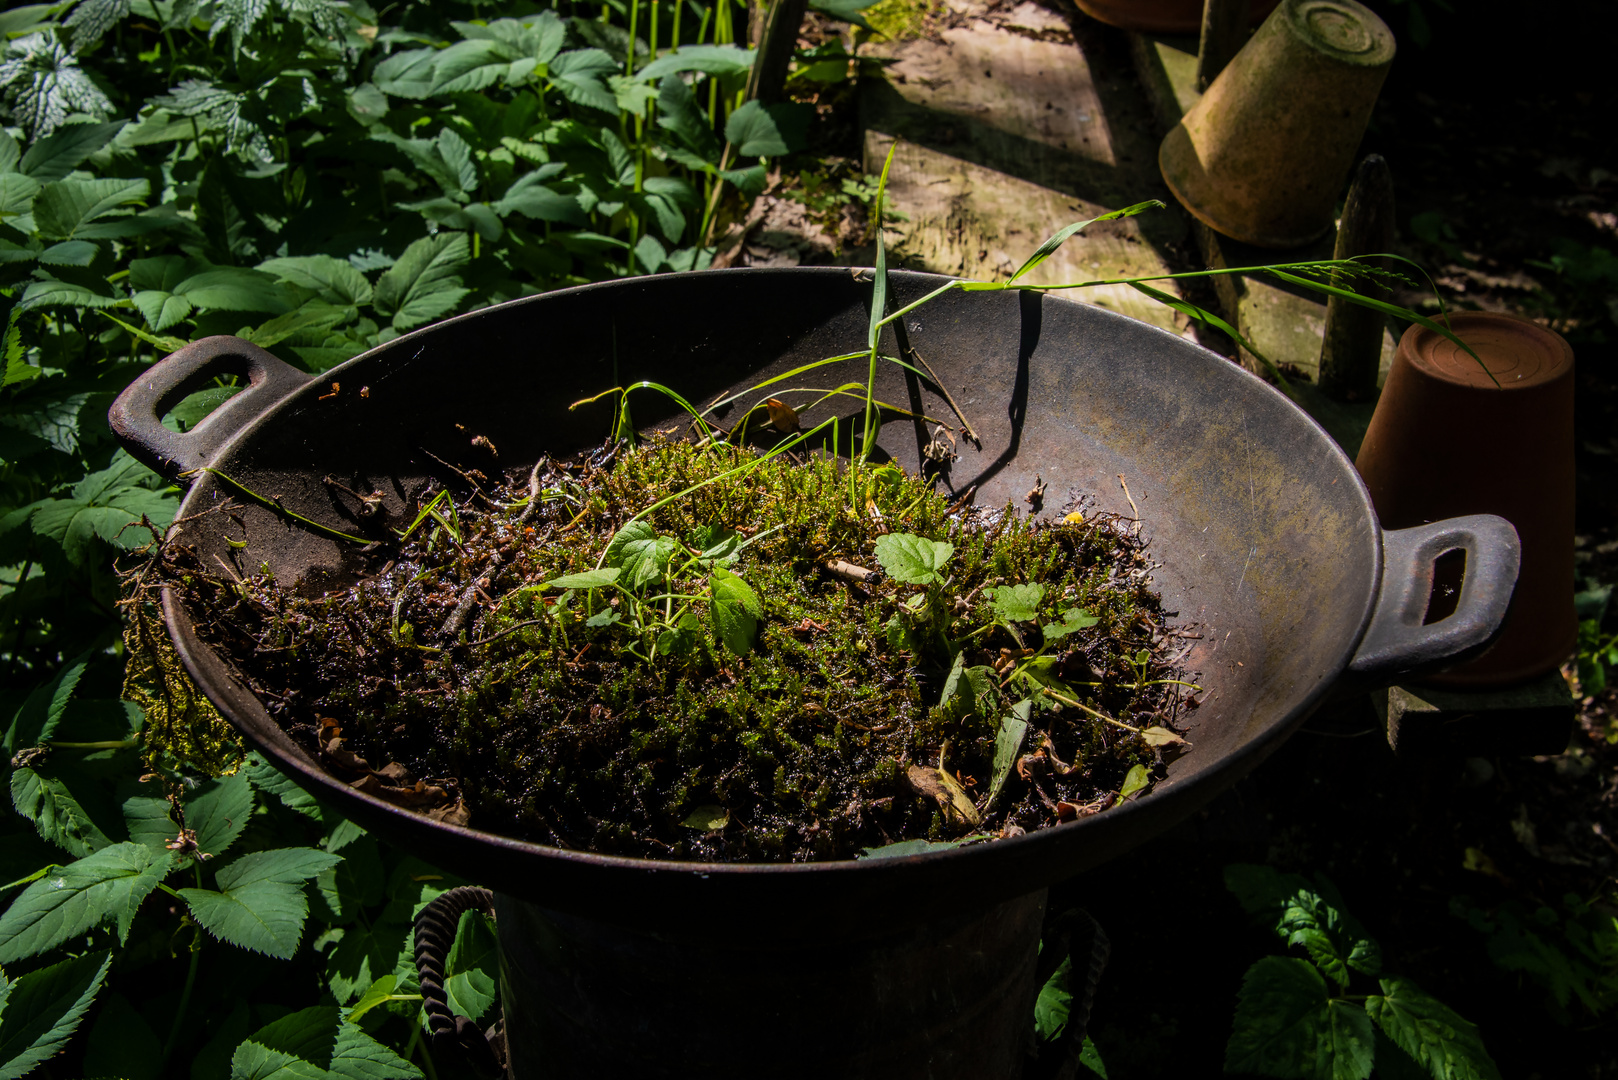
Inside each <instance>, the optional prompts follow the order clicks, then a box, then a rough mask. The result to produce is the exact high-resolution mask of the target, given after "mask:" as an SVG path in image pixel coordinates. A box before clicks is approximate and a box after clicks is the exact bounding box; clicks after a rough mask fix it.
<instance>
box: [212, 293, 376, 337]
mask: <svg viewBox="0 0 1618 1080" xmlns="http://www.w3.org/2000/svg"><path fill="white" fill-rule="evenodd" d="M358 315H359V312H358V311H356V310H355V309H354V308H351V307H335V306H333V305H331V304H328V303H326V302H325V301H324V300H311V301H310V302H309V303H307V304H305V305H303V306H302V307H300V308H298V309H296V310H294V311H289V312H287V313H286V314H285V315H277V316H276V317H275V318H273V319H271V320H269V321H268V322H266V323H263V324H262V325H260V326H258V327H255V328H254V329H252V330H249V331H248V332H246V333H244V334H242V335H240V336H241V338H242V340H244V341H250V342H252V343H253V344H254V345H257V346H259V347H260V348H263V349H267V348H269V347H270V346H271V345H278V344H280V343H281V342H283V341H285V340H287V339H288V338H297V339H299V340H302V341H305V342H309V341H314V342H320V341H324V340H325V339H326V335H327V334H328V333H330V332H331V331H332V330H334V329H336V328H337V327H339V326H341V325H342V324H343V323H346V322H349V321H350V320H352V319H354V318H356V317H358Z"/></svg>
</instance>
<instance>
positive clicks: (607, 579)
mask: <svg viewBox="0 0 1618 1080" xmlns="http://www.w3.org/2000/svg"><path fill="white" fill-rule="evenodd" d="M621 573H623V571H622V570H620V569H618V568H617V567H616V566H613V567H604V568H602V569H600V570H586V571H584V572H583V573H582V574H563V575H562V576H561V577H559V578H552V579H551V580H549V581H547V582H546V583H545V587H546V588H547V589H602V588H605V587H607V586H608V585H611V584H612V583H613V582H615V581H617V580H618V575H619V574H621Z"/></svg>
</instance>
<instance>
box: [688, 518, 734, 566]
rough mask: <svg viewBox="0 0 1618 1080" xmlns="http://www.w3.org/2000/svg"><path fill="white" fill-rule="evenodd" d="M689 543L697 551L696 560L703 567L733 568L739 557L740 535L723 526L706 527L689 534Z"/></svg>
mask: <svg viewBox="0 0 1618 1080" xmlns="http://www.w3.org/2000/svg"><path fill="white" fill-rule="evenodd" d="M691 543H692V546H694V547H695V548H696V549H697V552H698V555H697V558H698V559H700V560H702V562H703V563H704V564H705V565H710V566H723V567H727V568H728V567H731V566H734V565H735V563H736V560H737V559H739V558H740V557H741V549H742V546H743V542H742V534H741V533H739V532H737V531H736V530H735V529H727V528H725V527H724V526H723V525H707V526H704V527H703V528H700V529H698V530H697V531H696V532H694V533H692V534H691Z"/></svg>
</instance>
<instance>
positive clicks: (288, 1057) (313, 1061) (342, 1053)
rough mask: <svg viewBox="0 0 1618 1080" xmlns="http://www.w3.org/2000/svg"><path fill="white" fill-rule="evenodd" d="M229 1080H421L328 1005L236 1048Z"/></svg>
mask: <svg viewBox="0 0 1618 1080" xmlns="http://www.w3.org/2000/svg"><path fill="white" fill-rule="evenodd" d="M230 1076H231V1080H272V1078H273V1080H421V1071H420V1070H419V1069H417V1068H416V1067H415V1066H414V1065H412V1064H410V1063H409V1062H408V1061H405V1060H404V1059H403V1058H401V1057H400V1056H399V1055H398V1054H395V1053H394V1052H393V1051H392V1050H390V1049H388V1048H387V1047H386V1046H383V1045H382V1044H381V1043H379V1042H377V1041H376V1040H375V1039H373V1038H371V1037H370V1036H369V1035H367V1034H365V1032H363V1031H361V1030H360V1028H359V1027H358V1026H357V1025H355V1024H353V1023H350V1022H348V1021H346V1020H344V1019H343V1016H342V1010H340V1009H338V1008H337V1007H336V1006H334V1005H317V1006H314V1007H313V1008H308V1009H303V1010H300V1011H299V1012H295V1013H292V1014H291V1015H290V1016H284V1017H282V1018H281V1019H279V1020H277V1021H275V1022H274V1023H273V1024H269V1025H267V1026H265V1027H263V1028H260V1029H259V1030H258V1031H256V1032H254V1033H253V1035H252V1036H251V1037H249V1038H248V1040H247V1041H246V1042H244V1043H242V1044H241V1046H239V1047H237V1048H236V1053H235V1056H234V1057H233V1058H232V1059H231V1064H230Z"/></svg>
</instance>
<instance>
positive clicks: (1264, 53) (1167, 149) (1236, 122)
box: [1157, 0, 1394, 248]
mask: <svg viewBox="0 0 1618 1080" xmlns="http://www.w3.org/2000/svg"><path fill="white" fill-rule="evenodd" d="M1393 53H1394V40H1393V32H1392V31H1390V30H1389V29H1388V27H1387V24H1386V23H1384V22H1383V21H1382V20H1381V19H1379V18H1377V17H1376V15H1375V14H1373V13H1372V12H1371V11H1370V10H1369V9H1368V8H1366V7H1364V6H1363V5H1361V4H1358V3H1355V0H1282V3H1281V4H1280V5H1279V6H1277V7H1276V9H1275V10H1274V11H1273V12H1271V13H1270V17H1269V18H1268V19H1265V20H1264V25H1263V26H1261V27H1259V28H1258V31H1257V32H1256V33H1254V35H1253V37H1252V39H1251V40H1250V41H1248V43H1247V44H1246V45H1245V46H1243V48H1242V50H1241V52H1239V53H1237V54H1236V55H1235V57H1234V58H1232V60H1231V61H1230V63H1229V64H1228V65H1226V67H1225V69H1224V71H1222V72H1221V73H1220V75H1219V77H1218V78H1217V79H1215V80H1214V81H1213V83H1212V85H1210V86H1209V87H1208V91H1207V93H1205V94H1203V95H1202V99H1201V100H1200V101H1198V102H1197V104H1196V105H1195V106H1193V107H1192V109H1191V111H1190V112H1188V113H1186V114H1185V117H1184V118H1183V119H1182V120H1181V121H1180V122H1179V123H1178V124H1176V125H1175V127H1174V129H1173V130H1172V131H1170V132H1169V133H1168V135H1167V136H1166V137H1165V138H1164V139H1163V145H1162V147H1161V148H1160V149H1159V150H1158V155H1157V162H1158V167H1159V168H1160V169H1161V170H1162V172H1163V180H1164V181H1165V182H1166V183H1167V184H1168V187H1169V190H1170V191H1172V192H1174V197H1175V198H1177V199H1179V200H1180V202H1181V203H1182V204H1184V206H1185V208H1186V209H1187V210H1189V211H1191V213H1192V214H1194V215H1195V216H1196V217H1197V218H1198V219H1199V220H1201V221H1202V222H1203V223H1204V224H1206V225H1208V226H1209V227H1210V228H1212V229H1214V230H1215V231H1217V232H1221V233H1224V234H1225V235H1226V236H1230V237H1234V238H1236V239H1237V240H1242V241H1245V242H1246V243H1249V244H1256V245H1258V246H1260V247H1267V248H1290V247H1297V246H1298V245H1300V244H1305V243H1308V242H1309V241H1310V240H1313V239H1315V238H1316V237H1318V236H1321V235H1322V234H1324V233H1325V232H1326V230H1328V229H1330V228H1331V227H1332V216H1333V213H1334V211H1335V210H1336V207H1337V197H1338V196H1339V195H1340V194H1342V191H1343V184H1344V181H1345V180H1346V179H1347V177H1348V172H1349V169H1350V168H1351V167H1352V166H1353V164H1354V158H1355V155H1356V153H1357V151H1358V149H1359V145H1360V139H1361V137H1362V136H1364V134H1365V125H1366V123H1367V122H1368V121H1369V120H1370V118H1371V107H1372V106H1373V105H1375V104H1376V97H1377V94H1378V93H1379V92H1381V89H1382V81H1383V79H1384V78H1386V77H1387V74H1388V68H1389V66H1390V65H1391V64H1392V63H1393Z"/></svg>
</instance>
